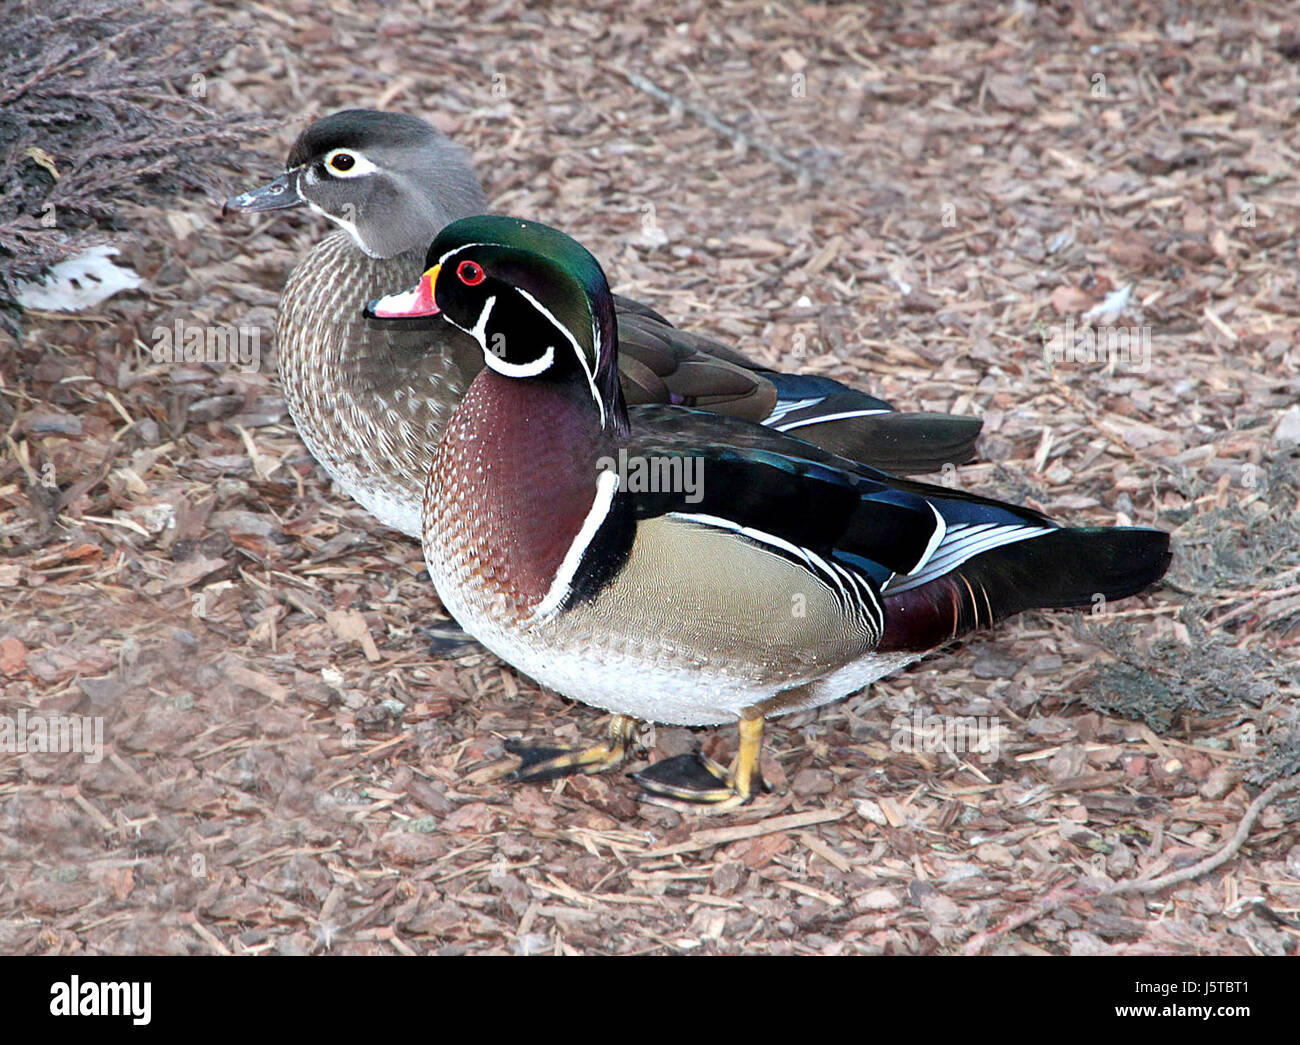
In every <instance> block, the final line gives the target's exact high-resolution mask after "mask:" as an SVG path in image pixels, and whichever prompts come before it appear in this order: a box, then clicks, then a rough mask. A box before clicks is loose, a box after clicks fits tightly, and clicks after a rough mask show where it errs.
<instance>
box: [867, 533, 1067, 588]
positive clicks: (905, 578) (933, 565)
mask: <svg viewBox="0 0 1300 1045" xmlns="http://www.w3.org/2000/svg"><path fill="white" fill-rule="evenodd" d="M1052 532H1053V530H1052V529H1051V528H1049V527H1044V526H1026V525H1003V524H999V523H980V524H971V523H954V524H952V525H950V526H948V527H947V531H946V534H945V535H944V537H943V539H942V540H941V541H940V543H939V545H938V546H937V547H936V548H935V549H934V551H933V553H932V554H931V555H929V556H927V557H926V558H925V559H923V560H922V563H921V566H920V569H918V570H914V571H913V572H912V573H908V574H898V575H895V576H893V577H891V578H890V579H889V581H888V582H887V583H886V584H885V586H884V589H883V590H884V593H885V594H886V595H898V594H899V593H901V592H905V591H908V590H909V589H911V588H917V587H920V586H921V585H922V584H926V583H927V582H929V581H932V580H934V579H935V578H936V577H942V576H943V575H944V574H945V573H951V572H952V571H953V570H955V569H956V568H957V567H958V566H960V565H961V564H962V563H964V562H966V561H967V560H968V559H971V558H973V557H975V556H976V555H980V554H981V553H983V552H987V551H992V550H993V549H994V548H1000V547H1002V546H1003V545H1006V544H1015V543H1016V542H1017V541H1027V540H1030V539H1031V538H1034V537H1041V536H1042V535H1043V534H1045V533H1052Z"/></svg>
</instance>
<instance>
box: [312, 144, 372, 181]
mask: <svg viewBox="0 0 1300 1045" xmlns="http://www.w3.org/2000/svg"><path fill="white" fill-rule="evenodd" d="M325 169H326V170H327V171H329V172H330V174H332V175H334V177H336V178H360V177H362V176H364V175H366V174H374V172H375V171H377V170H378V169H379V168H378V167H376V166H375V165H374V164H373V163H371V162H370V161H369V160H368V159H366V158H365V157H364V156H362V155H361V153H359V152H357V151H356V150H354V149H335V150H334V151H333V152H331V153H328V154H327V155H326V157H325Z"/></svg>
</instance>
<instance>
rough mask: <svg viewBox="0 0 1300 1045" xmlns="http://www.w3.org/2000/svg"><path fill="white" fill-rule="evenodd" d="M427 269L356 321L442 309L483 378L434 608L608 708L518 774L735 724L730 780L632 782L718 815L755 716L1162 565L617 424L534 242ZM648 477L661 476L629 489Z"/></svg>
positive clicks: (448, 246) (551, 252)
mask: <svg viewBox="0 0 1300 1045" xmlns="http://www.w3.org/2000/svg"><path fill="white" fill-rule="evenodd" d="M427 264H428V269H427V271H425V272H424V274H423V275H422V276H421V277H420V280H419V282H418V284H417V285H416V286H415V287H414V288H412V289H410V290H408V291H404V292H401V293H395V294H393V295H390V296H388V297H385V298H382V299H379V300H377V301H374V302H372V303H371V305H370V306H369V307H368V310H367V314H368V315H371V316H375V317H380V318H383V319H386V320H389V321H397V322H401V321H403V320H404V319H405V320H412V319H416V318H420V317H428V316H433V315H436V316H439V317H440V318H441V319H442V320H443V321H445V322H446V323H448V324H449V325H451V326H454V327H456V328H457V329H458V330H461V331H464V332H465V333H466V334H467V335H469V336H470V337H472V338H473V339H474V341H476V342H477V344H478V346H479V349H480V351H481V353H482V355H483V359H484V362H485V364H486V365H485V367H484V369H482V370H481V371H480V372H479V373H478V375H477V376H476V377H475V378H474V380H473V381H472V382H471V384H470V387H469V389H468V391H467V392H466V394H465V397H464V399H463V400H462V401H461V403H460V405H459V406H458V407H457V408H456V409H455V411H454V412H453V413H452V416H451V418H450V420H449V421H448V423H447V426H446V430H445V432H444V433H443V437H442V441H441V442H440V443H439V445H438V447H437V450H436V452H435V453H434V454H433V464H432V469H431V472H430V475H429V481H428V487H427V489H426V492H425V496H424V505H423V545H424V554H425V560H426V563H427V565H428V568H429V573H430V575H431V576H432V578H433V582H434V584H435V586H436V587H437V589H438V595H439V597H440V598H441V599H442V601H443V602H444V604H445V605H446V606H447V608H448V610H449V611H450V612H451V613H452V614H453V615H454V616H455V617H456V619H457V620H458V621H459V622H460V623H461V626H462V627H464V628H465V630H466V631H468V632H469V633H470V634H472V635H474V636H475V637H476V638H477V639H478V640H479V641H480V642H482V643H483V645H484V646H486V647H487V648H488V649H490V650H492V651H493V652H495V653H496V654H497V655H498V656H500V657H502V658H503V659H504V660H506V661H508V662H509V663H511V664H513V665H514V666H515V667H517V668H518V669H519V670H521V671H523V672H525V673H526V674H528V675H531V676H532V677H533V678H535V679H536V680H537V681H538V682H540V683H542V684H543V685H546V686H549V687H550V688H552V689H554V690H556V691H557V692H559V693H561V694H563V695H565V696H567V697H571V698H573V699H575V700H579V701H582V702H583V703H586V704H592V705H595V706H596V707H600V708H604V709H606V710H608V711H611V712H613V713H614V715H615V718H614V720H613V724H612V726H611V730H610V736H609V738H608V739H607V741H606V742H605V743H603V744H597V745H594V746H592V747H590V748H587V749H584V750H580V751H563V750H559V749H554V748H520V747H516V748H515V749H514V753H515V754H516V755H517V756H518V758H519V764H518V768H517V769H516V770H515V771H514V773H513V776H514V777H515V778H517V779H540V778H545V777H548V776H554V775H558V774H562V773H566V772H578V771H580V772H595V771H599V770H601V769H604V768H607V767H609V766H611V765H613V764H615V763H617V762H618V761H619V759H620V758H621V757H622V756H623V753H624V751H625V749H626V747H627V746H628V744H629V741H630V740H631V738H632V736H633V733H634V731H635V720H638V719H648V720H651V721H655V722H662V723H670V724H679V725H688V726H700V725H714V724H719V723H728V722H738V723H739V726H740V736H741V742H740V748H739V753H738V755H737V758H736V761H735V762H734V763H733V765H732V766H731V767H730V768H729V769H724V768H723V767H721V766H720V765H717V764H715V763H712V762H711V761H709V760H707V759H703V758H701V757H700V756H698V755H685V756H678V757H677V758H670V759H665V760H662V761H659V762H657V763H655V764H654V765H652V766H651V767H650V768H649V769H647V770H646V771H645V772H642V773H640V774H637V776H636V779H637V780H638V781H639V782H640V783H641V785H642V786H643V787H645V788H646V789H647V790H649V791H651V792H652V793H655V794H659V795H664V796H668V797H671V798H674V799H682V800H687V801H696V802H707V803H716V804H717V805H719V806H721V807H727V806H732V805H736V804H739V803H742V802H745V801H748V800H749V799H750V798H751V797H752V796H753V795H754V794H755V792H756V790H757V789H758V788H759V787H760V786H761V779H760V776H759V773H758V754H759V744H760V741H761V737H762V731H763V722H764V719H765V718H766V717H767V716H769V715H778V714H784V713H787V712H793V711H800V710H804V709H807V708H813V707H817V706H818V705H821V704H825V703H828V702H829V701H833V700H838V699H840V698H841V697H845V696H847V695H849V694H851V693H853V692H855V691H857V690H859V689H861V688H862V687H863V686H865V685H867V684H868V683H870V682H872V681H874V680H875V679H878V678H880V677H881V676H883V675H886V674H888V673H890V672H892V671H896V670H897V669H899V668H901V667H902V666H904V665H905V664H907V663H909V662H911V661H913V660H916V659H917V658H918V657H920V656H921V655H922V654H923V653H925V652H926V651H929V650H931V649H934V648H935V647H938V646H941V645H943V644H945V643H948V642H950V641H951V640H953V639H956V638H957V637H959V636H960V635H962V634H964V633H966V632H967V631H969V630H971V629H973V628H976V627H979V626H981V625H990V624H993V623H994V622H996V621H998V620H1001V619H1002V618H1004V617H1007V616H1009V615H1011V614H1013V613H1019V612H1021V611H1022V610H1026V609H1030V608H1035V607H1069V606H1085V605H1089V604H1090V603H1091V602H1092V601H1093V600H1094V599H1095V597H1096V595H1097V593H1101V594H1102V595H1104V596H1105V597H1106V598H1107V599H1118V598H1121V597H1123V596H1127V595H1131V594H1133V593H1135V592H1138V591H1141V590H1142V589H1143V588H1146V587H1147V586H1148V585H1150V584H1152V583H1153V582H1155V581H1156V580H1158V579H1159V578H1160V577H1161V576H1162V575H1163V574H1164V572H1165V569H1166V567H1167V565H1168V563H1169V558H1170V556H1169V535H1168V534H1166V533H1163V532H1161V531H1158V530H1151V529H1139V528H1123V529H1105V528H1090V529H1066V528H1064V527H1061V526H1059V525H1057V524H1056V523H1054V522H1052V521H1051V520H1050V519H1048V518H1047V517H1046V516H1044V515H1042V514H1040V513H1038V512H1036V511H1031V510H1029V509H1027V508H1019V507H1016V506H1014V505H1010V504H1002V503H999V502H997V501H993V500H989V499H986V498H983V497H978V496H975V495H972V494H966V493H963V492H960V491H957V490H949V489H945V488H941V487H934V486H928V485H924V484H922V483H918V482H913V481H909V480H905V479H896V478H893V477H891V476H888V475H886V474H884V473H883V472H880V471H877V470H875V469H872V468H869V467H867V466H865V465H862V464H859V463H856V462H853V461H849V460H847V459H844V458H837V457H835V456H834V455H832V454H829V453H827V452H824V451H821V450H819V449H818V448H816V447H813V446H811V445H809V444H807V443H804V442H802V441H800V440H797V439H794V438H793V437H791V436H789V435H786V434H784V433H781V432H779V431H776V430H774V429H772V428H770V427H766V428H765V427H762V426H760V425H755V424H753V423H751V422H746V421H744V420H741V419H738V418H730V417H723V416H718V415H705V414H701V413H698V412H697V413H694V414H689V412H688V411H685V410H684V409H683V408H681V407H672V406H642V407H633V408H631V409H629V408H628V407H627V405H626V403H625V400H624V394H623V391H622V388H621V387H620V384H619V380H618V369H617V354H618V349H619V344H620V343H619V337H618V327H617V324H616V322H615V309H614V302H613V300H612V298H611V296H610V292H609V288H608V285H607V284H606V281H605V276H604V274H603V272H602V271H601V267H600V265H599V264H598V263H597V261H596V259H595V258H594V257H592V255H591V254H590V253H588V252H587V251H586V250H585V249H584V248H583V247H581V246H580V245H579V244H577V243H576V242H574V241H573V240H572V239H570V238H569V237H567V236H565V235H563V234H562V233H560V232H557V231H555V230H554V229H551V228H548V227H546V226H544V225H538V224H535V223H532V222H528V221H522V220H518V219H512V218H503V217H477V218H469V219H465V220H461V221H457V222H455V223H453V224H452V225H450V226H448V227H447V228H446V229H444V230H443V231H442V232H441V233H440V234H439V236H438V238H437V239H436V240H435V242H434V244H433V246H432V247H431V248H430V250H429V254H428V258H427ZM688 414H689V416H687V417H685V419H687V420H689V423H688V424H679V423H677V422H678V421H679V420H681V419H683V417H684V416H685V415H688ZM645 462H652V463H653V462H657V463H658V468H657V470H655V469H651V470H650V471H649V473H648V474H649V475H651V476H653V475H655V474H657V475H658V476H659V477H660V479H661V480H662V479H664V478H667V479H668V480H669V481H668V482H666V483H665V482H662V481H661V482H659V483H655V482H653V481H647V471H646V470H645V469H644V468H643V467H639V466H641V465H644V463H645ZM687 476H693V478H692V479H691V480H689V481H687V480H686V479H685V477H687Z"/></svg>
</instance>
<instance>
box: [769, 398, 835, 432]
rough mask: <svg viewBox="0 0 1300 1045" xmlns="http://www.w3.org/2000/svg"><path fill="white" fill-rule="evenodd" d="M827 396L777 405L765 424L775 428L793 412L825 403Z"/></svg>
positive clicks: (794, 400) (793, 400)
mask: <svg viewBox="0 0 1300 1045" xmlns="http://www.w3.org/2000/svg"><path fill="white" fill-rule="evenodd" d="M825 400H826V397H825V396H813V397H812V398H811V399H791V400H790V401H789V402H788V403H777V404H776V406H774V407H772V412H771V413H770V414H768V415H767V417H765V418H764V419H763V424H765V425H768V426H770V427H775V425H776V423H777V422H778V421H780V420H781V418H783V417H785V415H786V414H788V413H790V411H792V410H802V409H803V408H804V407H806V406H816V405H817V404H818V403H821V402H825Z"/></svg>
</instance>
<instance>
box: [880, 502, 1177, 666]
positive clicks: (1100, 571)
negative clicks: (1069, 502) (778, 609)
mask: <svg viewBox="0 0 1300 1045" xmlns="http://www.w3.org/2000/svg"><path fill="white" fill-rule="evenodd" d="M1169 560H1170V552H1169V534H1167V533H1165V532H1163V531H1161V530H1149V529H1142V528H1138V527H1133V528H1105V527H1097V528H1089V529H1053V530H1048V531H1046V532H1043V533H1041V534H1039V535H1038V536H1035V537H1032V538H1030V539H1027V540H1021V541H1017V542H1015V543H1011V544H1005V545H1002V546H1000V547H996V548H993V549H991V550H989V551H987V552H983V553H981V554H979V555H976V556H973V557H972V558H970V559H967V560H966V561H964V562H962V563H961V564H960V565H959V566H958V567H957V568H955V569H953V570H952V571H951V572H949V573H945V574H942V575H941V576H939V577H936V578H934V579H933V580H929V581H927V582H925V583H924V584H921V585H918V586H915V587H907V586H906V584H905V583H904V584H902V585H895V593H894V594H891V592H890V587H889V586H888V585H887V586H886V587H885V590H884V595H885V632H884V635H883V637H882V638H881V641H880V645H879V647H878V649H879V650H880V651H881V652H888V651H922V650H928V649H933V648H934V647H935V646H942V645H944V644H945V643H947V642H950V641H952V640H953V639H956V638H959V637H961V636H962V635H963V634H965V633H966V632H969V631H971V630H973V629H975V628H978V627H985V626H987V625H990V624H993V623H996V622H997V621H999V620H1003V619H1004V618H1006V617H1010V616H1011V615H1012V614H1016V613H1021V612H1023V611H1024V610H1029V609H1065V608H1069V607H1079V606H1104V604H1105V603H1106V602H1111V601H1113V600H1115V599H1122V598H1125V597H1126V596H1129V595H1135V594H1137V593H1138V592H1140V591H1143V590H1144V589H1146V588H1148V587H1150V586H1151V585H1152V584H1154V583H1155V582H1156V581H1158V580H1159V579H1160V578H1161V577H1163V576H1164V573H1165V570H1166V569H1168V567H1169Z"/></svg>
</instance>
